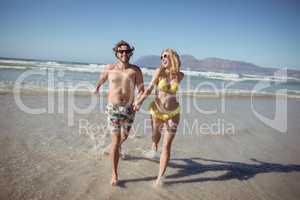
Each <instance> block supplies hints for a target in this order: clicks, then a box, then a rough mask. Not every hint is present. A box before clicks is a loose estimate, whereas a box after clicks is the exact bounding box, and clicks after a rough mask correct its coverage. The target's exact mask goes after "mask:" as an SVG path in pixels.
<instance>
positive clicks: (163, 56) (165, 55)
mask: <svg viewBox="0 0 300 200" xmlns="http://www.w3.org/2000/svg"><path fill="white" fill-rule="evenodd" d="M167 57H168V55H167V54H164V55H162V56H161V57H160V59H161V60H162V59H163V58H167Z"/></svg>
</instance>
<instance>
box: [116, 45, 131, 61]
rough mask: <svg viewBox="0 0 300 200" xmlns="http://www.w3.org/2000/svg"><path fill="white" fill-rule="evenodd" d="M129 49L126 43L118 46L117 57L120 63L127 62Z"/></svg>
mask: <svg viewBox="0 0 300 200" xmlns="http://www.w3.org/2000/svg"><path fill="white" fill-rule="evenodd" d="M130 53H131V50H130V49H129V48H128V46H126V45H122V46H119V48H118V52H117V57H118V59H119V60H120V61H121V62H122V63H128V62H129V59H130Z"/></svg>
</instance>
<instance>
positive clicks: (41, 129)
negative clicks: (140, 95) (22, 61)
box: [0, 93, 300, 200]
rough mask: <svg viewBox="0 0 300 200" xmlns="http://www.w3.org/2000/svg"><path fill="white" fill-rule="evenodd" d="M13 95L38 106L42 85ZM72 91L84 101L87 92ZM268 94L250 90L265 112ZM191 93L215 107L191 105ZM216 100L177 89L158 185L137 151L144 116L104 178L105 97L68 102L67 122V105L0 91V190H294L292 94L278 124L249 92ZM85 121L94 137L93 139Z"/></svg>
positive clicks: (54, 195)
mask: <svg viewBox="0 0 300 200" xmlns="http://www.w3.org/2000/svg"><path fill="white" fill-rule="evenodd" d="M191 99H192V100H191ZM22 100H23V102H24V104H26V105H27V106H28V107H31V108H42V107H45V108H47V100H48V97H47V96H46V95H44V94H27V95H23V96H22ZM75 100H76V105H78V106H79V107H85V106H86V105H88V103H89V101H90V98H89V97H88V96H84V95H82V96H76V97H75ZM273 100H274V99H272V98H270V97H257V98H256V99H255V107H256V109H257V110H258V111H259V112H261V113H264V115H265V116H269V117H272V116H273V115H274V101H273ZM191 102H192V103H194V106H195V103H196V106H198V107H200V108H201V109H202V110H214V109H216V112H215V113H214V114H203V113H199V112H198V111H197V109H193V108H194V107H193V106H191V105H192V104H191ZM220 102H221V101H220V99H218V98H201V97H197V98H193V97H183V98H181V105H182V116H181V123H180V127H179V130H178V133H177V136H176V138H175V140H174V143H173V146H172V154H171V160H170V164H169V167H168V169H167V173H166V179H165V184H164V185H163V186H162V187H153V185H152V183H153V181H154V180H155V178H156V175H157V173H158V162H157V161H153V160H149V159H146V158H145V157H144V152H145V151H147V150H148V149H149V148H150V146H151V132H150V131H151V129H150V125H149V121H147V120H148V118H149V116H148V114H146V113H144V112H140V113H138V114H137V115H136V120H135V125H134V132H133V133H132V134H131V136H130V137H129V138H128V140H127V141H126V143H125V144H124V147H123V148H124V150H125V151H126V152H127V154H128V157H127V159H126V160H121V161H120V165H119V175H120V185H119V187H111V186H110V184H109V182H110V178H111V163H110V160H109V158H108V157H107V156H102V155H101V152H100V151H101V150H103V149H102V148H103V147H104V146H106V145H107V144H108V143H109V136H105V134H104V129H102V128H103V127H105V122H106V118H105V114H104V112H103V109H104V105H105V103H106V102H105V101H100V104H99V105H98V106H97V108H96V109H93V110H92V111H91V112H90V113H89V114H78V113H76V112H75V113H74V119H72V122H73V125H72V126H70V125H69V123H70V120H69V119H68V116H67V113H68V112H67V111H66V110H67V109H68V107H67V106H65V107H64V111H65V112H59V111H58V108H57V106H55V107H54V112H53V113H48V112H46V113H43V114H28V113H26V112H24V111H22V110H21V109H20V108H19V107H18V106H17V105H16V102H15V99H14V96H13V94H10V93H7V94H1V95H0V130H1V131H0V143H1V144H0V150H1V151H0V177H1V178H0V188H1V189H0V199H14V200H17V199H44V200H45V199H49V200H50V199H51V200H53V199H141V198H142V199H278V200H279V199H295V200H297V199H299V198H300V190H299V183H300V157H299V155H300V100H299V99H288V102H287V133H281V132H279V131H276V130H275V129H273V128H271V127H269V126H267V125H266V124H264V123H263V122H262V121H261V120H259V119H258V118H257V117H256V116H255V115H254V114H253V112H252V110H251V107H250V98H247V97H230V98H227V99H226V103H225V105H226V107H225V111H224V112H223V111H222V108H221V107H222V105H221V103H220ZM148 104H149V100H148V101H146V102H145V103H144V105H143V108H144V109H146V107H147V106H148ZM55 105H57V104H55ZM82 123H83V124H82ZM84 123H88V124H89V128H88V129H85V128H82V127H81V126H82V125H83V126H84ZM201 124H207V126H201ZM102 125H103V126H102ZM210 126H211V127H210ZM99 127H100V128H99ZM209 127H210V128H211V129H210V128H209ZM217 127H221V128H220V130H218V128H217ZM222 127H223V128H222ZM87 130H90V131H91V132H93V133H95V134H96V135H98V136H99V137H101V138H102V140H101V141H100V140H98V144H97V145H98V146H95V141H96V138H95V139H93V137H92V136H91V135H89V134H87V133H86V132H85V131H87ZM99 141H100V142H102V143H101V144H100V143H99Z"/></svg>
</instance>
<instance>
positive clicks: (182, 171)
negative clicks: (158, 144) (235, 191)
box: [122, 157, 300, 185]
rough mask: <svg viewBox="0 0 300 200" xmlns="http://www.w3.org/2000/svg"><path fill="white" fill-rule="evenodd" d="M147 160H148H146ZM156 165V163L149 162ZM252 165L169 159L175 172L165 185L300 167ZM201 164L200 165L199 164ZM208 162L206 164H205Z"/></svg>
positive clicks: (244, 177)
mask: <svg viewBox="0 0 300 200" xmlns="http://www.w3.org/2000/svg"><path fill="white" fill-rule="evenodd" d="M137 159H146V158H143V157H131V158H129V160H137ZM147 160H148V159H147ZM151 161H152V162H156V163H158V161H154V160H151ZM251 161H253V162H254V163H253V164H251V163H242V162H232V161H222V160H213V159H205V158H201V157H192V158H176V159H171V160H170V162H169V165H168V167H170V168H175V169H177V172H176V173H174V174H170V175H168V176H166V178H167V179H166V182H165V184H166V185H172V184H177V183H194V182H205V181H226V180H231V179H237V180H248V179H250V178H252V177H254V176H255V175H256V174H260V173H289V172H300V165H294V164H286V165H285V164H278V163H269V162H263V161H259V160H256V159H253V158H252V159H251ZM201 162H202V163H201ZM206 162H209V163H208V164H205V163H206ZM208 171H212V172H217V171H225V173H224V174H222V175H220V176H216V177H195V178H193V177H192V176H197V175H198V176H199V175H200V174H201V173H204V172H208ZM155 178H156V176H149V177H143V178H136V179H126V180H123V181H122V182H123V184H125V183H126V182H139V181H151V180H154V179H155Z"/></svg>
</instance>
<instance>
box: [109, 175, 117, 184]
mask: <svg viewBox="0 0 300 200" xmlns="http://www.w3.org/2000/svg"><path fill="white" fill-rule="evenodd" d="M110 184H111V185H112V186H116V185H118V176H116V175H113V176H112V177H111V181H110Z"/></svg>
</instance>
